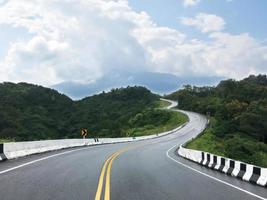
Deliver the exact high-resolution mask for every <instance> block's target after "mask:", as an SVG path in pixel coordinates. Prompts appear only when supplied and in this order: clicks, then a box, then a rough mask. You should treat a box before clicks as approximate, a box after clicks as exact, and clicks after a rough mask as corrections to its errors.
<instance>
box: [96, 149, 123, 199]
mask: <svg viewBox="0 0 267 200" xmlns="http://www.w3.org/2000/svg"><path fill="white" fill-rule="evenodd" d="M127 150H128V148H127V149H121V150H118V151H116V152H115V153H113V154H112V155H111V156H109V157H108V158H107V160H106V161H105V163H104V165H103V167H102V170H101V173H100V177H99V181H98V186H97V192H96V195H95V200H101V195H102V190H103V182H104V178H106V183H105V196H104V200H110V175H111V168H112V164H113V161H114V160H115V159H116V158H117V157H118V156H119V155H121V154H122V153H123V152H125V151H127ZM105 174H106V177H105Z"/></svg>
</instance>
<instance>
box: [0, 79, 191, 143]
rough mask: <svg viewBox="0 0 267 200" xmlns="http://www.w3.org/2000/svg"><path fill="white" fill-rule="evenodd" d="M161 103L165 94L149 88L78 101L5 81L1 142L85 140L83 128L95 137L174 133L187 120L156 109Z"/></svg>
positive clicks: (0, 90)
mask: <svg viewBox="0 0 267 200" xmlns="http://www.w3.org/2000/svg"><path fill="white" fill-rule="evenodd" d="M158 102H159V96H158V95H155V94H152V93H151V92H150V91H149V90H147V89H146V88H144V87H127V88H120V89H113V90H111V91H110V92H108V93H105V92H103V93H101V94H99V95H94V96H91V97H87V98H84V99H82V100H79V101H73V100H72V99H70V98H69V97H67V96H65V95H63V94H60V93H58V92H57V91H56V90H52V89H49V88H44V87H41V86H37V85H32V84H27V83H19V84H14V83H2V84H0V140H15V141H22V140H23V141H25V140H40V139H60V138H79V137H80V129H81V128H87V129H88V131H89V137H94V136H99V137H124V136H136V135H142V134H152V133H156V132H157V131H159V130H165V129H171V128H174V127H176V126H178V125H179V123H183V122H184V121H185V120H186V118H185V116H183V115H181V114H177V113H176V114H174V113H173V112H167V111H162V110H159V109H156V107H157V106H158V104H159V103H158ZM148 118H150V119H148ZM173 119H176V121H173ZM140 121H142V123H141V122H140ZM163 127H165V128H163Z"/></svg>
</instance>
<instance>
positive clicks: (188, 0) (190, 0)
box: [184, 0, 201, 7]
mask: <svg viewBox="0 0 267 200" xmlns="http://www.w3.org/2000/svg"><path fill="white" fill-rule="evenodd" d="M200 1H201V0H184V6H185V7H187V6H195V5H197V4H198V3H199V2H200Z"/></svg>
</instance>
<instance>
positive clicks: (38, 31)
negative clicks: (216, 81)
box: [0, 0, 267, 86]
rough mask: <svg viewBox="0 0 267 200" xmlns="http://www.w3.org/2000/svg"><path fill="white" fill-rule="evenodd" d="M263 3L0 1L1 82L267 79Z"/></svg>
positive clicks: (216, 0) (205, 0)
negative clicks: (121, 74)
mask: <svg viewBox="0 0 267 200" xmlns="http://www.w3.org/2000/svg"><path fill="white" fill-rule="evenodd" d="M266 8H267V1H265V0H247V1H244V0H164V1H163V0H128V1H127V0H0V82H2V81H12V82H20V81H26V82H31V83H37V84H42V85H45V86H49V85H53V84H57V83H60V82H64V81H75V82H81V83H86V82H94V81H95V80H97V79H99V78H101V77H102V76H103V75H104V74H107V73H109V72H110V71H114V70H127V71H151V72H162V73H171V74H175V75H177V76H192V77H197V76H201V77H203V76H210V77H212V76H217V77H227V78H236V79H241V78H243V77H245V76H247V75H249V74H259V73H267V12H266Z"/></svg>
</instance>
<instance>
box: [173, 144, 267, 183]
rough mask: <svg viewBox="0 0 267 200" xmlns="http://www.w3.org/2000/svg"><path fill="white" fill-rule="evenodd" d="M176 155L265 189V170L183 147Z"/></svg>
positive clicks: (266, 172) (266, 177)
mask: <svg viewBox="0 0 267 200" xmlns="http://www.w3.org/2000/svg"><path fill="white" fill-rule="evenodd" d="M178 154H179V155H180V156H182V157H184V158H186V159H188V160H192V161H194V162H197V163H199V164H201V165H205V166H207V167H209V168H212V169H215V170H218V171H221V172H223V173H226V174H229V175H231V176H234V177H238V178H241V179H242V180H244V181H249V182H252V183H255V184H258V185H261V186H265V187H266V186H267V168H261V167H258V166H255V165H251V164H247V163H243V162H240V161H237V160H233V159H230V158H225V157H222V156H217V155H214V154H211V153H207V152H203V151H197V150H192V149H187V148H184V147H183V146H180V148H179V149H178Z"/></svg>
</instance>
